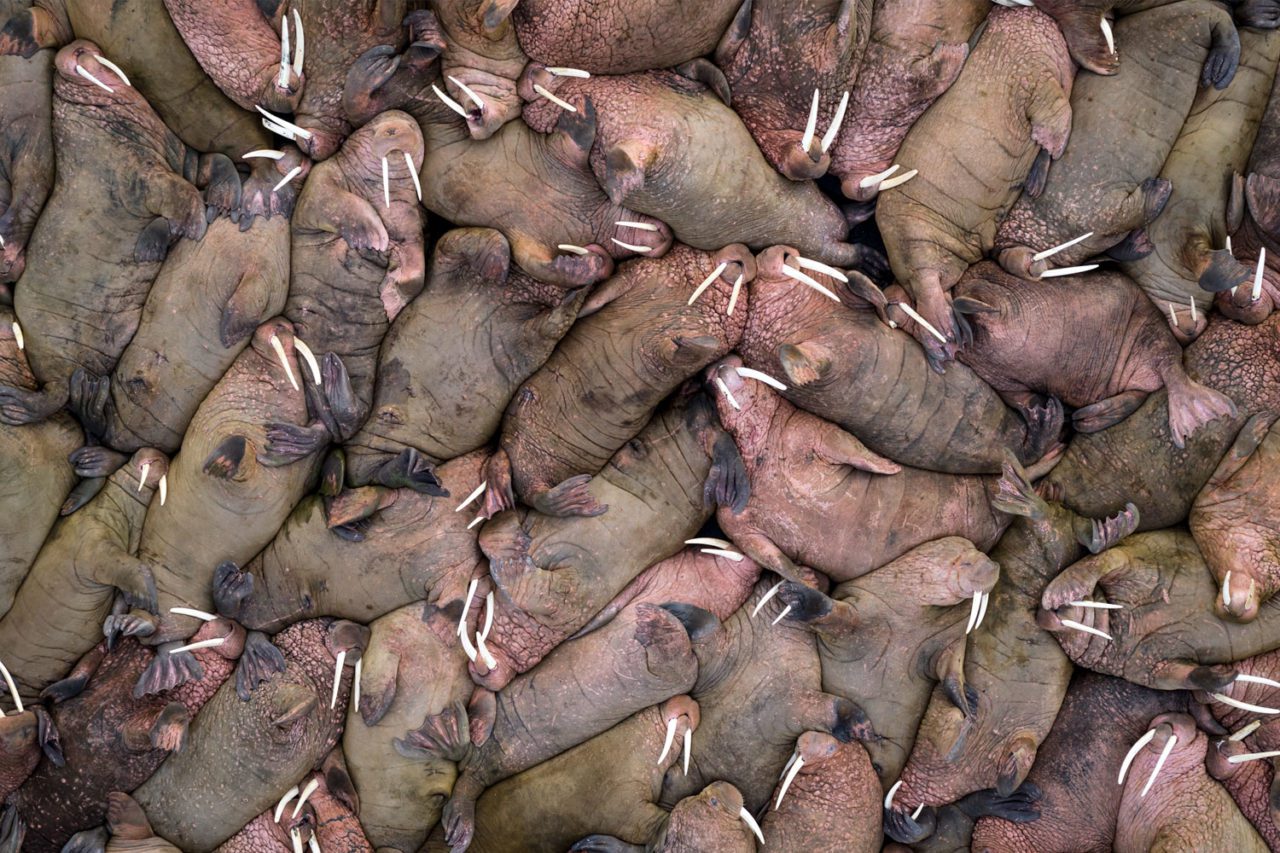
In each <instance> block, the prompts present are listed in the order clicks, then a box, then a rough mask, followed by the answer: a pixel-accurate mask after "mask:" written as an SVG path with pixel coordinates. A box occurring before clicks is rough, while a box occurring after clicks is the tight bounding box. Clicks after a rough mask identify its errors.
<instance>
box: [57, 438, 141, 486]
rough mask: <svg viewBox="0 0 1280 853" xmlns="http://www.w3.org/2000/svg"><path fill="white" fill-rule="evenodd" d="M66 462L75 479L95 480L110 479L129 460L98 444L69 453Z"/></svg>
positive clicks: (78, 448) (87, 445) (88, 445)
mask: <svg viewBox="0 0 1280 853" xmlns="http://www.w3.org/2000/svg"><path fill="white" fill-rule="evenodd" d="M67 461H68V462H70V463H71V467H72V468H74V469H75V472H76V476H77V477H84V478H85V479H96V478H101V477H110V476H111V475H112V474H114V473H115V472H116V471H118V470H120V468H122V467H124V463H126V462H128V461H129V458H128V457H127V456H125V455H124V454H123V453H116V452H115V451H114V450H112V449H111V448H109V447H103V446H102V445H100V444H86V445H85V446H84V447H77V448H76V449H75V450H73V451H71V455H70V456H68V457H67Z"/></svg>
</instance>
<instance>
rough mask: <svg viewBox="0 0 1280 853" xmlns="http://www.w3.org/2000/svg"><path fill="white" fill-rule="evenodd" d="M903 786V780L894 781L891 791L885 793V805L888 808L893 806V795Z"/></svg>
mask: <svg viewBox="0 0 1280 853" xmlns="http://www.w3.org/2000/svg"><path fill="white" fill-rule="evenodd" d="M901 787H902V780H901V779H899V780H898V781H897V782H894V783H893V785H891V786H890V788H889V793H887V794H885V795H884V807H885V808H886V809H891V808H893V795H894V794H896V793H898V789H899V788H901Z"/></svg>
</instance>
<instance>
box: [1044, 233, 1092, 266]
mask: <svg viewBox="0 0 1280 853" xmlns="http://www.w3.org/2000/svg"><path fill="white" fill-rule="evenodd" d="M1092 236H1093V232H1092V231H1088V232H1086V233H1084V234H1081V235H1080V236H1079V237H1074V238H1072V239H1070V240H1068V241H1067V242H1065V243H1059V244H1058V245H1056V246H1054V247H1053V248H1052V249H1045V250H1044V251H1043V252H1036V253H1035V254H1034V255H1032V256H1031V260H1033V261H1043V260H1044V259H1045V258H1050V257H1053V256H1054V255H1056V254H1058V253H1059V252H1061V251H1062V250H1063V249H1070V248H1071V247H1072V246H1074V245H1075V244H1076V243H1081V242H1083V241H1085V240H1088V239H1089V238H1090V237H1092Z"/></svg>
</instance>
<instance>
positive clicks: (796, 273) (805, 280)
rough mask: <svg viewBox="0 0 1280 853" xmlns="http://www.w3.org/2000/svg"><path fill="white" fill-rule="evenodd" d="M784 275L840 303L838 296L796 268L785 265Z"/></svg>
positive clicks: (783, 266) (783, 267)
mask: <svg viewBox="0 0 1280 853" xmlns="http://www.w3.org/2000/svg"><path fill="white" fill-rule="evenodd" d="M782 274H783V275H785V276H786V277H787V278H791V279H795V280H796V281H798V282H800V283H801V284H804V285H808V286H809V287H812V288H813V289H814V290H816V291H818V292H819V293H821V294H822V295H823V296H825V297H827V298H828V299H834V300H835V301H836V302H839V301H840V297H839V296H836V295H835V294H834V293H832V292H831V291H830V290H828V289H827V288H825V287H823V286H822V285H821V284H818V282H817V280H816V279H814V278H813V277H812V276H809V275H806V274H805V273H802V272H800V270H798V269H796V268H795V267H789V266H787V265H786V264H783V265H782Z"/></svg>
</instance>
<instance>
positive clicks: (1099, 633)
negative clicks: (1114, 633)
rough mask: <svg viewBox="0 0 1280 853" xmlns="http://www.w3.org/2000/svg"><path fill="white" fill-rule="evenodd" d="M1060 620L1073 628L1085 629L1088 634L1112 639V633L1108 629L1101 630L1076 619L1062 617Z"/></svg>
mask: <svg viewBox="0 0 1280 853" xmlns="http://www.w3.org/2000/svg"><path fill="white" fill-rule="evenodd" d="M1060 621H1061V622H1062V624H1063V625H1066V626H1067V627H1068V628H1073V629H1075V630H1077V631H1083V632H1085V633H1086V634H1093V635H1094V636H1095V637H1101V638H1102V639H1104V640H1110V639H1111V635H1110V634H1108V633H1107V632H1106V631H1099V630H1098V629H1097V628H1094V627H1092V626H1089V625H1083V624H1081V623H1079V622H1077V621H1075V620H1074V619H1062V620H1060Z"/></svg>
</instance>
